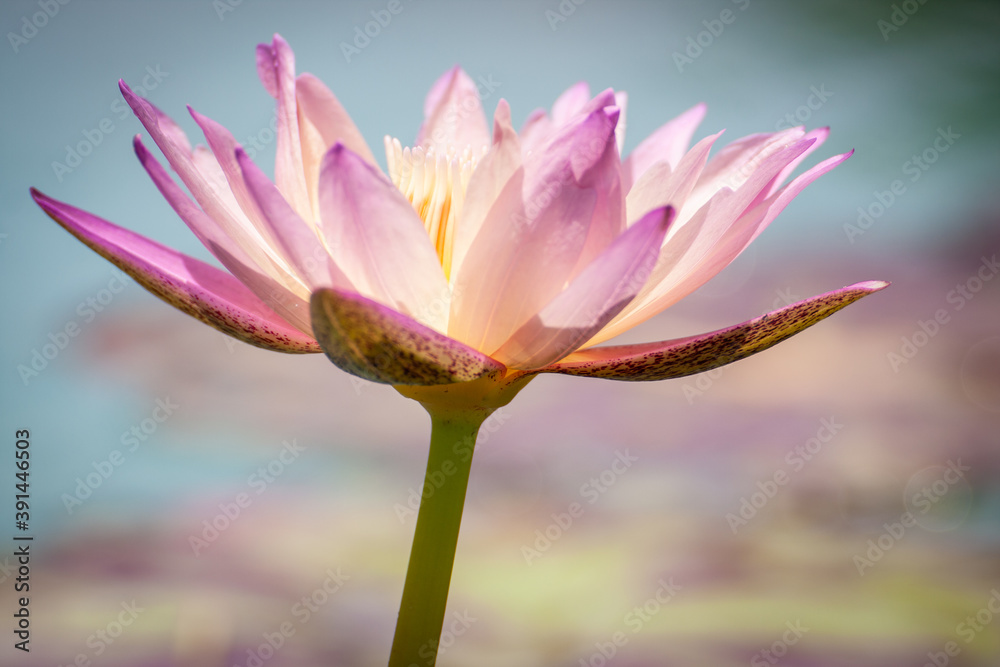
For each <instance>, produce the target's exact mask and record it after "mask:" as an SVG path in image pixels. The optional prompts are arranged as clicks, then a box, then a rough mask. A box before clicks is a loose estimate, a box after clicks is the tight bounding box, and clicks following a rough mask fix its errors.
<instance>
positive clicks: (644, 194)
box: [625, 132, 722, 224]
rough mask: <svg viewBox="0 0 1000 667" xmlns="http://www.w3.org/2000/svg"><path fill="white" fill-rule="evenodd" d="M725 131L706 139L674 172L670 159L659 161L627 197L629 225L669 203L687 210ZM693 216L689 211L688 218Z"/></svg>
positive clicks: (690, 152)
mask: <svg viewBox="0 0 1000 667" xmlns="http://www.w3.org/2000/svg"><path fill="white" fill-rule="evenodd" d="M721 134H722V132H719V133H718V134H713V135H712V136H710V137H705V138H704V139H702V140H701V141H699V142H698V143H697V144H695V146H694V148H692V149H691V150H690V151H688V152H687V153H686V154H685V155H684V157H683V158H681V160H680V162H679V163H678V164H677V165H676V170H672V169H671V167H670V163H669V162H667V161H666V160H663V161H660V162H657V163H656V164H654V165H653V166H651V167H650V168H649V169H647V170H646V171H645V173H643V175H642V176H640V177H639V180H638V181H636V183H635V185H634V186H632V189H631V190H629V192H628V196H626V197H625V210H626V211H627V216H628V224H632V223H633V222H634V221H635V220H638V219H639V218H641V217H642V216H644V215H645V214H646V213H648V212H649V211H652V210H653V209H654V208H659V207H660V206H666V205H668V204H670V205H672V206H675V207H677V208H678V209H680V210H683V206H684V203H685V201H686V200H687V197H688V195H689V194H690V193H691V189H692V188H694V186H695V184H696V183H697V182H698V178H699V177H700V176H701V172H702V170H703V169H704V168H705V163H706V162H707V161H708V153H709V151H711V150H712V145H713V144H715V140H716V139H718V138H719V136H720V135H721ZM692 213H693V211H692V212H689V213H688V217H689V216H690V215H691V214H692Z"/></svg>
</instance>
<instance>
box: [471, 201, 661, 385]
mask: <svg viewBox="0 0 1000 667" xmlns="http://www.w3.org/2000/svg"><path fill="white" fill-rule="evenodd" d="M673 218H674V210H673V209H672V208H670V207H669V206H668V207H664V208H660V209H657V210H654V211H651V212H650V213H648V214H647V215H646V216H645V217H644V218H643V219H642V220H640V221H638V222H637V223H636V224H634V225H632V227H630V228H629V229H628V230H627V231H626V232H625V233H624V234H622V235H621V236H619V237H618V238H617V239H615V241H614V243H612V244H611V245H610V246H608V248H607V249H605V251H604V252H603V253H601V254H600V255H599V256H598V257H597V259H595V260H594V261H593V262H591V264H590V265H589V266H588V267H587V268H586V269H585V270H584V271H583V272H582V273H581V274H580V275H579V276H578V277H577V278H576V279H575V280H574V281H573V282H571V283H570V284H569V286H568V287H567V288H566V289H565V290H563V291H562V292H561V293H560V294H559V295H558V296H556V297H555V298H554V299H553V300H552V301H551V302H550V303H549V304H548V305H547V306H545V307H544V308H543V309H542V310H541V311H540V312H539V313H538V315H536V316H535V317H533V318H531V319H530V320H529V321H528V322H527V323H525V324H524V326H522V327H521V328H520V329H518V330H517V331H516V332H515V333H514V335H513V336H511V338H510V339H509V340H508V341H507V342H506V343H504V344H503V346H501V347H500V349H499V350H497V351H496V352H494V353H493V354H492V355H491V356H492V357H493V358H495V359H497V360H498V361H500V362H502V363H503V364H505V365H506V366H507V367H509V368H516V369H521V370H531V369H536V368H542V367H543V366H547V365H548V364H550V363H552V362H554V361H556V360H558V359H562V358H563V357H565V356H566V355H567V354H569V353H570V352H572V351H573V350H575V349H577V348H578V347H580V346H581V345H582V344H584V343H585V342H587V340H589V339H590V338H591V337H592V336H593V335H594V334H595V333H597V332H598V331H599V330H600V329H601V328H602V327H604V325H605V324H607V323H608V322H609V321H611V319H612V318H613V317H614V316H615V315H617V314H618V313H619V312H621V310H622V308H624V307H625V306H626V305H627V304H628V303H629V302H630V301H631V300H632V299H633V298H635V295H636V294H638V293H639V290H640V289H641V288H642V286H643V285H644V284H645V283H646V280H647V279H648V278H649V274H650V271H651V270H652V268H653V264H654V263H655V262H656V258H657V255H658V254H659V251H660V245H661V244H662V243H663V236H664V235H665V234H666V232H667V227H668V226H669V225H670V223H671V221H672V220H673Z"/></svg>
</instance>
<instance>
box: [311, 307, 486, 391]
mask: <svg viewBox="0 0 1000 667" xmlns="http://www.w3.org/2000/svg"><path fill="white" fill-rule="evenodd" d="M311 311H312V321H313V327H314V328H315V330H316V337H317V339H318V340H319V342H320V345H322V346H323V351H324V352H326V355H327V356H328V357H329V358H330V360H331V361H333V363H335V364H336V365H337V366H339V367H340V368H341V369H343V370H345V371H347V372H348V373H351V374H353V375H357V376H358V377H361V378H364V379H366V380H371V381H372V382H382V383H386V384H397V385H435V384H450V383H453V382H468V381H471V380H475V379H477V378H480V377H482V376H484V375H488V374H490V373H498V372H500V371H502V370H503V366H502V365H501V364H499V363H497V362H496V361H495V360H493V359H491V358H489V357H488V356H486V355H485V354H483V353H482V352H479V351H478V350H474V349H472V348H470V347H468V346H467V345H463V344H462V343H460V342H458V341H457V340H455V339H453V338H449V337H448V336H445V335H443V334H441V333H439V332H437V331H435V330H433V329H431V328H429V327H426V326H424V325H422V324H420V323H419V322H417V321H415V320H413V319H411V318H409V317H407V316H405V315H403V314H402V313H399V312H398V311H396V310H393V309H391V308H387V307H385V306H383V305H381V304H379V303H376V302H374V301H371V300H369V299H366V298H364V297H363V296H360V295H358V294H353V293H350V292H343V291H340V290H336V289H325V288H324V289H320V290H318V291H317V292H316V293H315V294H313V297H312V308H311Z"/></svg>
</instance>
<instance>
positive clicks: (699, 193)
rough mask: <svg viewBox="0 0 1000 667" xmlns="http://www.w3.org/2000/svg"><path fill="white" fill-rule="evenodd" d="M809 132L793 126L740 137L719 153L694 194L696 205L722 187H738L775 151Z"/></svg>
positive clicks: (709, 165) (693, 201)
mask: <svg viewBox="0 0 1000 667" xmlns="http://www.w3.org/2000/svg"><path fill="white" fill-rule="evenodd" d="M804 135H805V132H804V131H803V130H802V128H800V127H793V128H791V129H789V130H782V131H781V132H771V133H764V134H751V135H749V136H746V137H743V138H741V139H737V140H736V141H734V142H732V143H730V144H728V145H726V146H725V147H723V149H722V150H721V151H719V152H718V153H716V154H715V155H714V156H713V157H712V159H711V160H709V161H708V164H707V165H705V170H704V171H703V172H702V175H701V178H700V179H699V181H698V184H697V185H696V186H695V188H694V190H693V191H692V193H691V202H692V203H691V205H692V207H693V208H695V209H697V208H701V206H702V205H703V204H704V203H705V202H707V201H708V200H709V199H710V198H711V197H712V196H714V195H715V193H716V192H718V191H719V190H721V189H722V188H729V189H730V190H736V189H738V188H739V187H740V186H741V185H743V183H745V182H746V180H747V179H748V178H749V177H750V176H751V175H752V174H753V173H754V172H755V171H756V170H757V167H758V166H759V165H760V164H761V163H762V162H763V161H764V160H766V159H767V158H768V157H769V156H771V155H773V154H774V153H776V152H778V151H780V150H782V149H784V148H787V147H788V146H790V145H791V144H793V143H795V142H797V141H799V140H800V139H803V138H804Z"/></svg>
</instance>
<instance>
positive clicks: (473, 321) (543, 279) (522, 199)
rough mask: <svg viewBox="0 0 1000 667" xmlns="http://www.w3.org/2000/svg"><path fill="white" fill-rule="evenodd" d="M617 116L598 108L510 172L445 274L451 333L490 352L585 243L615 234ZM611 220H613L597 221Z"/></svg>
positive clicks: (560, 281)
mask: <svg viewBox="0 0 1000 667" xmlns="http://www.w3.org/2000/svg"><path fill="white" fill-rule="evenodd" d="M616 117H617V111H616V110H613V109H612V110H610V111H609V110H605V109H601V110H599V111H595V112H593V113H592V114H590V115H589V116H587V117H585V118H583V119H581V120H580V121H579V122H576V123H574V124H571V125H568V126H566V127H564V128H561V129H560V130H559V131H558V132H557V134H556V136H555V137H554V138H553V139H552V140H550V141H549V142H548V144H547V145H546V147H545V149H544V150H540V151H539V152H538V153H537V154H535V155H533V156H531V158H530V159H529V160H528V161H527V162H526V163H525V165H524V167H523V169H521V170H518V171H517V172H515V173H514V175H513V176H512V177H511V179H510V180H509V181H508V183H507V185H506V186H505V187H504V188H503V190H502V191H501V192H500V194H499V196H498V197H497V201H496V203H495V204H494V205H493V207H492V208H491V209H490V212H489V214H488V215H487V216H486V219H485V221H484V222H483V225H482V229H481V230H480V232H479V234H478V235H477V236H476V238H475V239H474V240H473V242H472V245H471V246H470V248H469V253H468V255H467V256H466V257H465V259H464V261H463V263H462V268H461V271H460V272H459V273H458V275H457V276H456V275H453V276H452V277H453V281H454V286H455V288H454V292H455V300H454V302H453V303H452V309H451V312H452V318H451V321H450V323H449V334H450V335H452V336H454V337H456V338H458V339H459V340H461V341H463V342H465V343H467V344H469V345H471V346H472V347H475V348H476V349H479V350H495V349H497V348H498V347H500V345H502V344H503V343H504V341H506V340H507V339H508V338H510V336H511V334H512V333H513V332H514V331H516V330H517V329H518V328H520V327H521V325H523V324H524V323H525V322H527V321H528V320H529V319H530V318H531V317H533V316H534V315H535V314H537V313H538V311H539V310H540V309H541V308H542V307H543V306H545V304H547V303H548V302H549V301H551V300H552V299H553V298H554V297H555V296H556V294H558V293H559V292H561V291H562V290H563V287H564V286H565V285H566V283H567V281H568V280H570V279H571V278H572V277H573V275H574V274H575V273H576V272H575V271H574V268H575V267H576V266H577V263H578V262H580V261H581V259H582V257H583V255H582V253H583V252H584V250H585V247H586V244H587V242H588V240H589V239H592V238H596V237H600V238H601V239H602V240H603V239H604V238H607V239H608V240H607V242H608V243H610V240H611V239H612V238H614V237H615V236H617V234H618V233H620V230H621V229H622V227H624V215H623V211H621V210H620V208H619V209H618V210H614V207H613V202H614V198H615V197H616V195H620V190H618V189H617V188H613V187H610V185H609V181H610V182H612V183H613V182H614V178H616V177H617V169H618V162H617V159H618V155H617V150H616V149H615V147H614V124H615V120H616ZM609 172H611V174H612V175H611V176H610V177H609V175H608V174H609ZM618 203H619V205H620V204H621V202H620V201H619V202H618ZM612 215H614V216H620V217H615V218H614V219H611V220H608V219H601V216H605V217H610V216H612ZM595 245H596V244H595ZM606 245H607V243H605V246H606ZM601 249H603V248H601ZM597 254H599V250H598V252H596V253H594V256H596V255H597ZM591 259H592V258H591ZM587 263H589V260H588V261H587ZM584 266H585V264H584Z"/></svg>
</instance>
